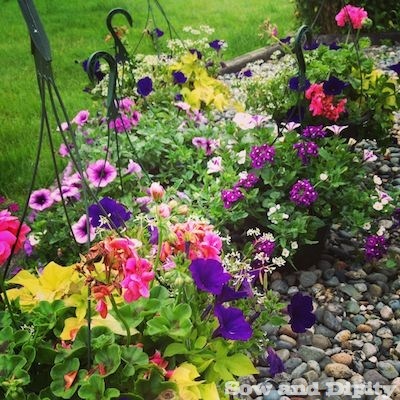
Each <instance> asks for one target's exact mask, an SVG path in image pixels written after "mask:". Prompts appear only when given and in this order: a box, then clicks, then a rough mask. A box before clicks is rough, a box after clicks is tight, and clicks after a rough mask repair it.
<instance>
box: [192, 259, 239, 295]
mask: <svg viewBox="0 0 400 400" xmlns="http://www.w3.org/2000/svg"><path fill="white" fill-rule="evenodd" d="M189 270H190V272H191V274H192V277H193V280H194V283H195V284H196V286H197V288H198V289H200V290H202V291H203V292H208V293H212V294H214V295H218V294H221V291H222V287H223V286H224V285H225V284H226V283H227V282H228V281H229V280H230V279H231V275H230V274H229V273H227V272H225V270H224V267H223V266H222V264H221V263H220V262H219V261H217V260H213V259H207V258H198V259H196V260H193V261H192V263H191V264H190V266H189Z"/></svg>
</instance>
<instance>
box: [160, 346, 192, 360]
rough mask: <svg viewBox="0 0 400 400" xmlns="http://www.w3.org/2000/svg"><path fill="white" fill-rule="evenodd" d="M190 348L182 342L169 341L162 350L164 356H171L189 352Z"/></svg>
mask: <svg viewBox="0 0 400 400" xmlns="http://www.w3.org/2000/svg"><path fill="white" fill-rule="evenodd" d="M189 353H190V350H188V349H187V348H186V346H185V345H184V344H183V343H171V344H169V345H168V346H167V347H166V349H165V350H164V357H171V356H174V355H176V354H189Z"/></svg>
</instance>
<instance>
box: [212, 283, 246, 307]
mask: <svg viewBox="0 0 400 400" xmlns="http://www.w3.org/2000/svg"><path fill="white" fill-rule="evenodd" d="M252 296H253V291H252V289H251V286H250V284H249V282H248V281H247V280H246V279H245V280H244V281H243V283H242V284H241V286H240V288H239V290H235V289H234V288H232V287H230V286H229V285H228V284H225V285H224V286H223V287H222V290H221V293H220V294H219V295H218V296H217V298H216V303H217V304H222V303H225V302H228V301H234V300H239V299H245V298H247V297H252Z"/></svg>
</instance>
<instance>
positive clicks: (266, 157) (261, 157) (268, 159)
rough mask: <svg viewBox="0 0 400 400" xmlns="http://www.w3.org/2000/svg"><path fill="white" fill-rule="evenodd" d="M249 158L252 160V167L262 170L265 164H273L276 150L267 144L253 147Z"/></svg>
mask: <svg viewBox="0 0 400 400" xmlns="http://www.w3.org/2000/svg"><path fill="white" fill-rule="evenodd" d="M249 156H250V158H251V166H252V167H253V168H257V169H260V168H262V167H264V165H265V164H267V163H268V164H272V163H273V162H274V157H275V148H274V147H273V146H269V145H267V144H263V145H261V146H253V147H252V148H251V151H250V154H249Z"/></svg>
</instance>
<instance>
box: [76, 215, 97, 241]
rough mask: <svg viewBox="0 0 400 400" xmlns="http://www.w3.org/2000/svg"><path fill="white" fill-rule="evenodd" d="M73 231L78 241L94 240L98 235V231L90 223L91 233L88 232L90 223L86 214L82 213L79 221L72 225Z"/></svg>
mask: <svg viewBox="0 0 400 400" xmlns="http://www.w3.org/2000/svg"><path fill="white" fill-rule="evenodd" d="M72 232H73V234H74V237H75V240H76V242H77V243H80V244H84V243H87V242H88V241H92V240H93V239H94V238H95V237H96V232H95V230H94V228H93V227H92V226H91V225H90V223H89V233H88V223H87V217H86V215H85V214H84V215H82V217H80V218H79V221H78V222H77V223H75V224H73V225H72Z"/></svg>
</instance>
